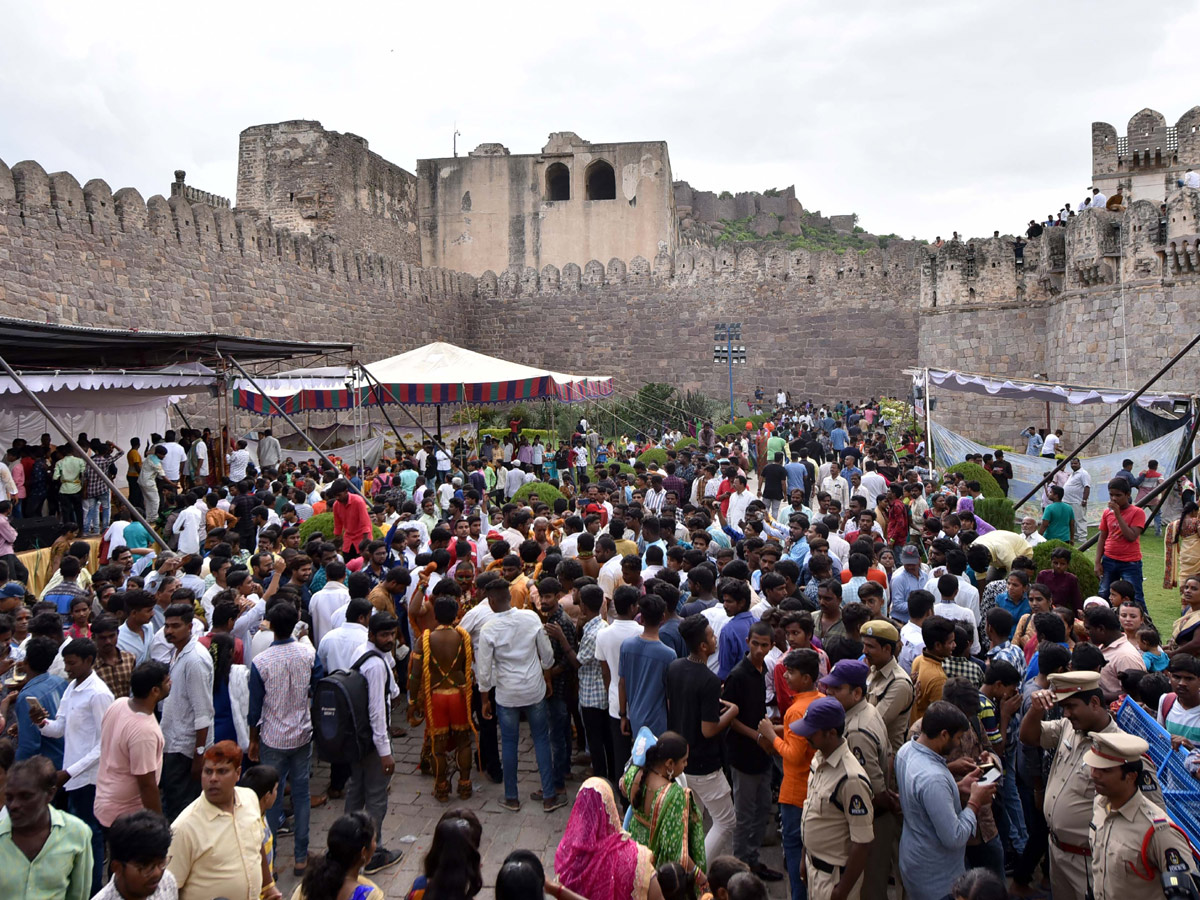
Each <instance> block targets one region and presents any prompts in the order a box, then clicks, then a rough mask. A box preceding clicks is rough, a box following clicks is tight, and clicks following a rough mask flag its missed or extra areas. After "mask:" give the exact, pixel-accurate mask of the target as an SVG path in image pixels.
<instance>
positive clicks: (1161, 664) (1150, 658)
mask: <svg viewBox="0 0 1200 900" xmlns="http://www.w3.org/2000/svg"><path fill="white" fill-rule="evenodd" d="M1136 637H1137V640H1136V642H1135V643H1136V644H1137V646H1138V649H1139V650H1141V651H1142V661H1143V662H1144V663H1145V664H1146V671H1147V672H1165V671H1167V664H1168V663H1169V662H1170V661H1171V658H1170V657H1169V656H1167V654H1166V653H1164V652H1163V648H1162V636H1161V635H1159V633H1158V629H1157V628H1155V627H1154V626H1153V625H1143V626H1142V627H1141V628H1139V629H1138V630H1137V635H1136Z"/></svg>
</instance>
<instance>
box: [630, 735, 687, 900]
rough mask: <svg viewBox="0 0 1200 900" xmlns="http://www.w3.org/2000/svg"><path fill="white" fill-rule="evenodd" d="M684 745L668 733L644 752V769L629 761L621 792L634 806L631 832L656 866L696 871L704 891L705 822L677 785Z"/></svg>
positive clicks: (685, 757) (685, 793)
mask: <svg viewBox="0 0 1200 900" xmlns="http://www.w3.org/2000/svg"><path fill="white" fill-rule="evenodd" d="M687 757H688V745H687V741H686V740H684V738H683V737H682V736H681V735H679V734H677V733H676V732H674V731H666V732H663V734H662V735H661V736H660V737H659V738H658V742H657V743H655V744H654V745H652V746H650V747H648V748H647V749H646V761H645V764H644V765H641V766H639V765H636V764H634V763H630V765H629V768H627V769H626V770H625V774H624V775H623V776H622V778H621V793H623V794H624V795H625V796H626V798H628V800H629V803H630V806H631V807H632V818H631V821H630V823H629V834H630V835H631V836H632V837H633V839H634V840H636V841H637V842H638V843H639V844H643V845H644V846H646V847H649V848H650V851H651V852H652V853H653V854H654V865H655V866H661V865H663V864H664V863H669V862H677V863H680V864H681V865H683V867H684V869H685V870H687V871H688V872H694V873H695V878H696V886H697V887H698V888H700V889H703V887H704V884H705V883H706V879H705V877H704V869H705V867H706V861H705V858H704V818H703V816H702V815H701V813H700V808H699V807H698V806H697V805H696V800H695V798H694V797H693V796H692V792H691V791H690V790H688V789H687V788H684V787H682V786H681V785H679V784H677V783H676V781H675V778H676V776H678V775H680V774H682V773H683V769H684V766H686V765H687Z"/></svg>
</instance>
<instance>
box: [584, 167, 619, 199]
mask: <svg viewBox="0 0 1200 900" xmlns="http://www.w3.org/2000/svg"><path fill="white" fill-rule="evenodd" d="M587 199H589V200H616V199H617V176H616V173H614V172H613V167H612V166H610V165H609V164H608V163H606V162H605V161H604V160H602V159H600V160H596V162H594V163H592V164H591V165H590V166H588V168H587Z"/></svg>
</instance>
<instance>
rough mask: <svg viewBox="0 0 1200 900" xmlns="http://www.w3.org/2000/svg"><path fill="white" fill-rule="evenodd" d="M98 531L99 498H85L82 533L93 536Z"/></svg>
mask: <svg viewBox="0 0 1200 900" xmlns="http://www.w3.org/2000/svg"><path fill="white" fill-rule="evenodd" d="M99 530H100V498H99V497H86V498H84V501H83V533H84V534H95V533H96V532H98V531H99Z"/></svg>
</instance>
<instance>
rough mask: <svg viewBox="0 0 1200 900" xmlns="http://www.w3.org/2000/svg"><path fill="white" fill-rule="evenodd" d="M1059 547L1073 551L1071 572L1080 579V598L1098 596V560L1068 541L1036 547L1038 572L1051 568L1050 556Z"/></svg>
mask: <svg viewBox="0 0 1200 900" xmlns="http://www.w3.org/2000/svg"><path fill="white" fill-rule="evenodd" d="M1059 547H1066V548H1068V549H1069V550H1070V551H1071V565H1070V571H1071V574H1073V575H1074V576H1075V577H1076V578H1078V579H1079V593H1080V596H1082V597H1084V598H1087V597H1091V596H1094V595H1095V594H1097V593H1098V592H1099V591H1100V579H1099V578H1097V577H1096V569H1095V565H1096V560H1095V559H1093V558H1092V557H1090V556H1088V555H1087V554H1086V553H1080V552H1079V551H1078V550H1076V549H1075V548H1074V547H1072V546H1071V545H1070V544H1068V543H1067V542H1066V541H1043V542H1042V543H1040V544H1038V545H1037V546H1036V547H1034V548H1033V563H1034V565H1035V566H1036V567H1037V570H1038V571H1039V572H1041V571H1042V570H1044V569H1049V568H1051V566H1050V554H1052V553H1053V552H1054V551H1055V550H1057V549H1058V548H1059Z"/></svg>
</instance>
